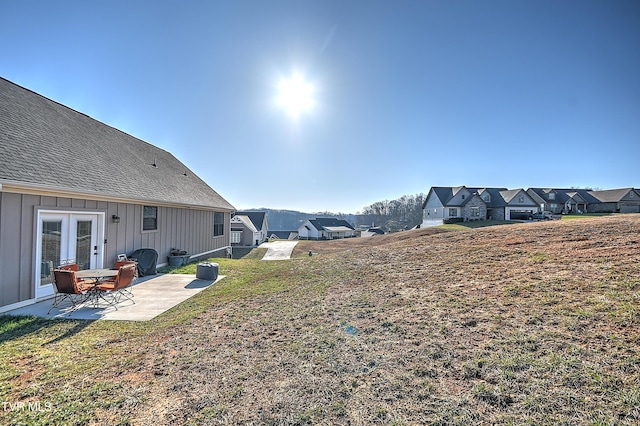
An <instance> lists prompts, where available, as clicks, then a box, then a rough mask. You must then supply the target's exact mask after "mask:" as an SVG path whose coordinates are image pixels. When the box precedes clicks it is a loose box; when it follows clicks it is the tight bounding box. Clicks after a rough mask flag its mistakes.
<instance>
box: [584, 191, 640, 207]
mask: <svg viewBox="0 0 640 426" xmlns="http://www.w3.org/2000/svg"><path fill="white" fill-rule="evenodd" d="M589 193H590V194H591V195H592V196H593V197H594V198H596V199H597V200H598V201H599V202H600V203H599V204H595V205H593V206H591V205H590V206H589V212H590V213H640V190H638V189H634V188H621V189H608V190H600V191H589Z"/></svg>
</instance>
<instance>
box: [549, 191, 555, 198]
mask: <svg viewBox="0 0 640 426" xmlns="http://www.w3.org/2000/svg"><path fill="white" fill-rule="evenodd" d="M549 199H550V200H555V199H556V193H555V192H550V193H549Z"/></svg>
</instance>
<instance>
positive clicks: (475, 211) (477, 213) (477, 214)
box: [471, 207, 480, 217]
mask: <svg viewBox="0 0 640 426" xmlns="http://www.w3.org/2000/svg"><path fill="white" fill-rule="evenodd" d="M471 217H480V207H471Z"/></svg>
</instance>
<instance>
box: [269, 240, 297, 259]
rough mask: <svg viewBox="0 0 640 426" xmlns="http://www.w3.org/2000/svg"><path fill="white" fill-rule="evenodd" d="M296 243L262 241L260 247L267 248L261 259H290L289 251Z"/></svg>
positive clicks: (291, 250) (290, 251)
mask: <svg viewBox="0 0 640 426" xmlns="http://www.w3.org/2000/svg"><path fill="white" fill-rule="evenodd" d="M296 244H298V242H297V241H272V242H270V243H262V244H260V248H266V249H267V252H266V253H265V255H264V256H263V257H262V260H287V259H291V253H292V252H293V248H294V247H295V246H296Z"/></svg>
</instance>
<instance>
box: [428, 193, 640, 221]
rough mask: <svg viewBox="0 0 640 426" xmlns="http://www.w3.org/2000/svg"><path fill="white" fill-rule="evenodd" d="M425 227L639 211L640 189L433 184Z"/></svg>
mask: <svg viewBox="0 0 640 426" xmlns="http://www.w3.org/2000/svg"><path fill="white" fill-rule="evenodd" d="M422 211H423V219H422V225H421V226H422V227H427V226H436V225H440V224H442V223H443V222H453V221H460V222H466V221H473V220H485V219H492V220H526V219H529V218H530V217H531V216H532V215H533V214H534V213H538V212H551V213H553V214H579V213H587V212H588V213H640V191H639V190H637V189H634V188H621V189H608V190H598V191H593V190H590V189H556V188H529V189H528V190H526V191H525V190H524V189H507V188H477V187H474V188H472V187H466V186H434V187H431V189H430V190H429V193H428V194H427V197H426V199H425V201H424V203H423V205H422Z"/></svg>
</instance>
